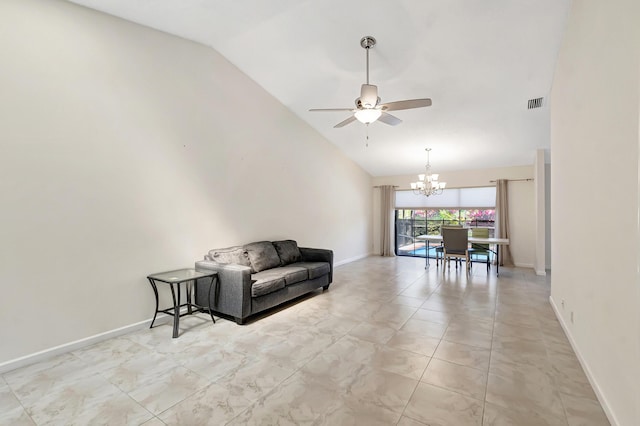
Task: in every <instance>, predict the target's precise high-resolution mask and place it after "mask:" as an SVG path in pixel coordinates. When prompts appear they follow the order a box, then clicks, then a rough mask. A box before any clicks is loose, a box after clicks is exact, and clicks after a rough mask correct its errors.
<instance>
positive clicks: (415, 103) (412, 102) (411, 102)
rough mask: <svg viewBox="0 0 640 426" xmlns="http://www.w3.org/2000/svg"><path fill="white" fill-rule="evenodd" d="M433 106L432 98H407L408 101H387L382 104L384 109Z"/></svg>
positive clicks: (381, 106)
mask: <svg viewBox="0 0 640 426" xmlns="http://www.w3.org/2000/svg"><path fill="white" fill-rule="evenodd" d="M428 106H431V99H429V98H425V99H407V100H406V101H396V102H387V103H386V104H382V105H380V108H382V110H383V111H399V110H401V109H413V108H423V107H428Z"/></svg>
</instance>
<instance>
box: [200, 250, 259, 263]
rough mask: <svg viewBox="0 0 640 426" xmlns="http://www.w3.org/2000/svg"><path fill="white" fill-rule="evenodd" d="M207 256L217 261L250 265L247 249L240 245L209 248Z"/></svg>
mask: <svg viewBox="0 0 640 426" xmlns="http://www.w3.org/2000/svg"><path fill="white" fill-rule="evenodd" d="M208 257H209V260H212V261H214V262H217V263H225V264H226V263H235V264H238V265H243V266H251V262H249V256H248V255H247V251H246V250H245V249H244V248H242V247H240V246H234V247H227V248H221V249H213V250H209V254H208Z"/></svg>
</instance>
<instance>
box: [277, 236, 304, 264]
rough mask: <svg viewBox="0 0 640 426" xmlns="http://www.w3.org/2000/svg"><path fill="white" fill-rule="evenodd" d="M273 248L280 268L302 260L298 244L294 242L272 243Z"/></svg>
mask: <svg viewBox="0 0 640 426" xmlns="http://www.w3.org/2000/svg"><path fill="white" fill-rule="evenodd" d="M273 246H274V247H275V248H276V251H277V252H278V256H280V264H281V265H282V266H284V265H289V264H290V263H295V262H300V260H301V259H302V255H301V254H300V250H299V249H298V243H297V242H295V241H294V240H284V241H274V242H273Z"/></svg>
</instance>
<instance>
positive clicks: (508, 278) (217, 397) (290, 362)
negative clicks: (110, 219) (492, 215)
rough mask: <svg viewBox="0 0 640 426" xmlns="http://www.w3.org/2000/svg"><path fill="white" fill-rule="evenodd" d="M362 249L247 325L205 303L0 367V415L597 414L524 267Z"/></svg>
mask: <svg viewBox="0 0 640 426" xmlns="http://www.w3.org/2000/svg"><path fill="white" fill-rule="evenodd" d="M480 266H481V267H480V268H474V269H473V271H472V274H471V275H469V276H467V275H466V274H465V271H464V270H459V271H457V272H456V271H455V269H451V270H449V271H448V272H447V271H445V273H444V274H443V273H442V268H435V267H434V264H433V262H432V267H431V268H429V269H425V262H424V259H416V258H406V257H396V258H384V257H378V256H372V257H368V258H366V259H362V260H359V261H356V262H352V263H349V264H346V265H341V266H339V267H337V268H335V270H334V282H333V284H332V286H331V288H330V290H329V291H324V292H322V291H318V292H314V293H313V294H310V295H308V296H307V297H303V298H300V299H297V300H296V301H293V302H291V303H287V304H285V305H283V306H280V307H278V308H277V309H273V310H270V311H267V312H264V313H262V314H260V315H258V316H256V317H255V318H252V320H251V321H249V322H248V323H247V324H246V325H244V326H238V325H237V324H235V322H234V321H232V320H229V319H224V318H217V319H216V324H212V323H211V319H210V317H209V316H208V315H205V314H198V315H194V316H186V317H184V318H183V319H181V321H180V323H181V330H180V331H181V333H180V337H179V338H178V339H173V338H171V322H167V323H165V324H162V325H158V326H157V327H154V328H153V329H145V330H140V331H136V332H134V333H131V334H127V335H124V336H120V337H117V338H114V339H110V340H107V341H104V342H100V343H98V344H94V345H91V346H88V347H85V348H82V349H78V350H75V351H73V352H71V353H68V354H65V355H62V356H57V357H54V358H52V359H49V360H47V361H44V362H40V363H37V364H34V365H31V366H28V367H24V368H20V369H16V370H14V371H10V372H6V373H4V374H3V375H1V376H0V424H3V425H4V424H10V425H12V426H13V425H14V424H16V425H21V424H24V425H34V424H35V425H49V424H65V425H66V424H71V425H73V424H79V425H80V424H81V425H84V424H96V423H97V424H145V425H147V426H160V425H164V424H168V425H183V424H188V425H191V424H194V425H197V424H211V425H216V426H217V425H243V424H255V425H265V424H268V425H271V424H273V425H292V426H298V425H305V424H309V425H316V426H318V425H331V426H334V425H361V424H366V425H390V426H426V425H456V426H458V425H463V426H464V425H467V424H469V425H480V424H483V426H488V425H517V426H529V425H536V426H537V425H552V426H556V425H562V426H574V425H578V424H586V425H591V424H603V425H606V424H607V423H606V417H605V416H604V412H603V411H602V408H601V406H600V404H599V403H598V401H597V399H596V397H595V394H594V393H593V390H592V389H591V386H590V384H589V381H588V380H587V377H586V376H585V374H584V372H583V371H582V368H581V366H580V363H579V362H578V359H577V357H576V356H575V354H574V352H573V348H572V347H571V345H570V344H569V341H568V340H567V338H566V335H565V334H564V330H563V329H562V327H561V326H560V324H559V322H558V321H557V319H556V318H555V313H554V311H553V309H552V308H551V307H550V304H549V295H550V279H549V278H548V277H546V278H543V279H541V278H540V277H537V276H536V275H535V274H534V273H533V272H532V271H530V270H527V269H521V268H504V269H501V274H500V277H496V276H495V274H494V271H493V270H492V271H491V272H490V273H489V274H487V273H486V270H485V269H484V268H482V266H483V265H480Z"/></svg>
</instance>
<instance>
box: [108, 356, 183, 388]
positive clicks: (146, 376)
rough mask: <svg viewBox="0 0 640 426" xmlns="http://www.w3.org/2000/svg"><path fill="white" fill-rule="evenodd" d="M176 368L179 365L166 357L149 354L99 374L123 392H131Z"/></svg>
mask: <svg viewBox="0 0 640 426" xmlns="http://www.w3.org/2000/svg"><path fill="white" fill-rule="evenodd" d="M178 366H179V364H178V363H177V362H176V361H174V360H173V359H172V358H171V357H170V356H168V355H164V354H157V353H151V354H150V355H148V356H146V355H145V356H143V357H135V358H132V359H130V360H129V361H126V362H124V363H122V364H120V365H118V366H116V367H114V368H112V369H110V370H107V371H104V372H102V373H100V374H101V375H102V376H103V377H105V378H106V379H107V380H109V381H110V382H111V383H113V384H114V385H116V386H118V387H119V388H120V389H121V390H122V391H123V392H131V391H133V390H134V389H137V388H139V387H140V386H142V385H144V384H145V383H147V382H151V381H153V380H154V379H155V378H156V377H158V376H159V375H161V374H164V373H166V372H168V371H170V370H173V369H174V368H176V367H178Z"/></svg>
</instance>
